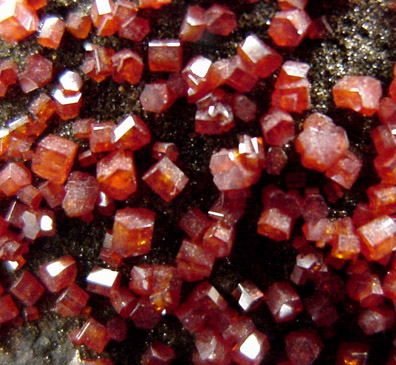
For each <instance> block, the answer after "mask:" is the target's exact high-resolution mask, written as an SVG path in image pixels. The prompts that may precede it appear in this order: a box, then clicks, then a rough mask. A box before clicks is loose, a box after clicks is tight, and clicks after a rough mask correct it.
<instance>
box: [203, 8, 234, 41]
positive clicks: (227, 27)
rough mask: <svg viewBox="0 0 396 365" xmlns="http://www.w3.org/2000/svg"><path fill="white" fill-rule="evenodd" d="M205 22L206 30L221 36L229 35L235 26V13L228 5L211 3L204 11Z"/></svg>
mask: <svg viewBox="0 0 396 365" xmlns="http://www.w3.org/2000/svg"><path fill="white" fill-rule="evenodd" d="M205 23H206V29H207V31H208V32H210V33H213V34H218V35H222V36H227V35H229V34H230V33H231V32H232V31H233V30H234V29H235V28H236V27H237V20H236V16H235V14H234V13H233V12H232V11H231V10H230V9H229V8H228V6H225V5H220V4H213V5H212V6H211V7H210V8H209V9H207V10H206V11H205Z"/></svg>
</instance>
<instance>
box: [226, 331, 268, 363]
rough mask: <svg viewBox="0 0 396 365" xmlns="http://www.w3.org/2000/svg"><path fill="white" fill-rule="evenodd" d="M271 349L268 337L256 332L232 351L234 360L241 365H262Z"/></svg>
mask: <svg viewBox="0 0 396 365" xmlns="http://www.w3.org/2000/svg"><path fill="white" fill-rule="evenodd" d="M269 349H270V345H269V342H268V338H267V336H266V335H265V334H263V333H261V332H259V331H257V330H255V331H253V332H251V333H250V334H249V335H248V336H246V338H244V339H243V340H242V341H240V342H239V343H238V344H237V345H236V346H235V347H234V348H233V349H232V360H233V361H234V362H235V363H236V364H240V365H243V364H252V365H258V364H261V363H262V360H263V358H264V357H265V355H266V354H267V353H268V351H269Z"/></svg>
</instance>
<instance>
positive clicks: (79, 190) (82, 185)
mask: <svg viewBox="0 0 396 365" xmlns="http://www.w3.org/2000/svg"><path fill="white" fill-rule="evenodd" d="M65 191H66V195H65V198H64V199H63V202H62V208H63V210H64V211H65V213H66V215H67V216H69V217H82V216H84V215H86V214H88V213H90V212H92V211H93V209H94V208H95V202H96V199H97V197H98V193H99V187H98V183H97V181H96V179H95V177H93V176H92V175H90V174H87V173H84V172H80V171H73V172H72V173H71V174H70V175H69V178H68V180H67V183H66V185H65Z"/></svg>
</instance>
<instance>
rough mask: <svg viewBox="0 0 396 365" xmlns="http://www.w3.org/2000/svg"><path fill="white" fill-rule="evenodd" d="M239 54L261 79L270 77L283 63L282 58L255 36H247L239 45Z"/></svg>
mask: <svg viewBox="0 0 396 365" xmlns="http://www.w3.org/2000/svg"><path fill="white" fill-rule="evenodd" d="M237 52H238V55H239V56H240V57H241V58H242V61H243V62H245V63H246V65H247V66H248V67H249V68H251V69H252V73H254V74H255V75H257V76H259V77H268V76H270V75H271V74H273V73H274V72H275V71H276V70H277V69H278V68H279V67H280V65H281V63H282V56H281V55H280V54H279V53H278V52H276V51H275V50H273V49H272V48H271V47H269V46H268V45H266V44H265V43H264V42H263V41H262V40H261V39H260V38H259V37H257V36H256V35H254V34H253V35H249V36H247V37H246V38H245V39H244V40H243V41H242V43H240V44H239V45H238V49H237Z"/></svg>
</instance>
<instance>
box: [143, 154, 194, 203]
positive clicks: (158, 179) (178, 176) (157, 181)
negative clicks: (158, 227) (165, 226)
mask: <svg viewBox="0 0 396 365" xmlns="http://www.w3.org/2000/svg"><path fill="white" fill-rule="evenodd" d="M142 179H143V181H144V182H145V183H146V184H148V185H149V186H150V187H151V189H153V190H154V191H155V192H156V193H157V194H158V195H159V196H160V197H161V198H162V199H164V200H165V201H167V202H170V201H171V200H172V199H173V198H174V197H175V196H177V195H178V194H180V193H181V192H182V190H183V189H184V188H185V186H186V185H187V183H188V180H189V179H188V177H187V176H186V175H185V174H184V173H183V171H182V170H180V169H179V168H178V167H177V166H176V165H175V164H174V163H173V162H172V161H171V160H169V159H168V158H167V157H163V158H162V159H161V160H160V161H159V162H157V163H156V164H155V165H154V166H152V167H151V168H150V169H149V170H148V171H147V172H146V173H145V174H144V175H143V177H142Z"/></svg>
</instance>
